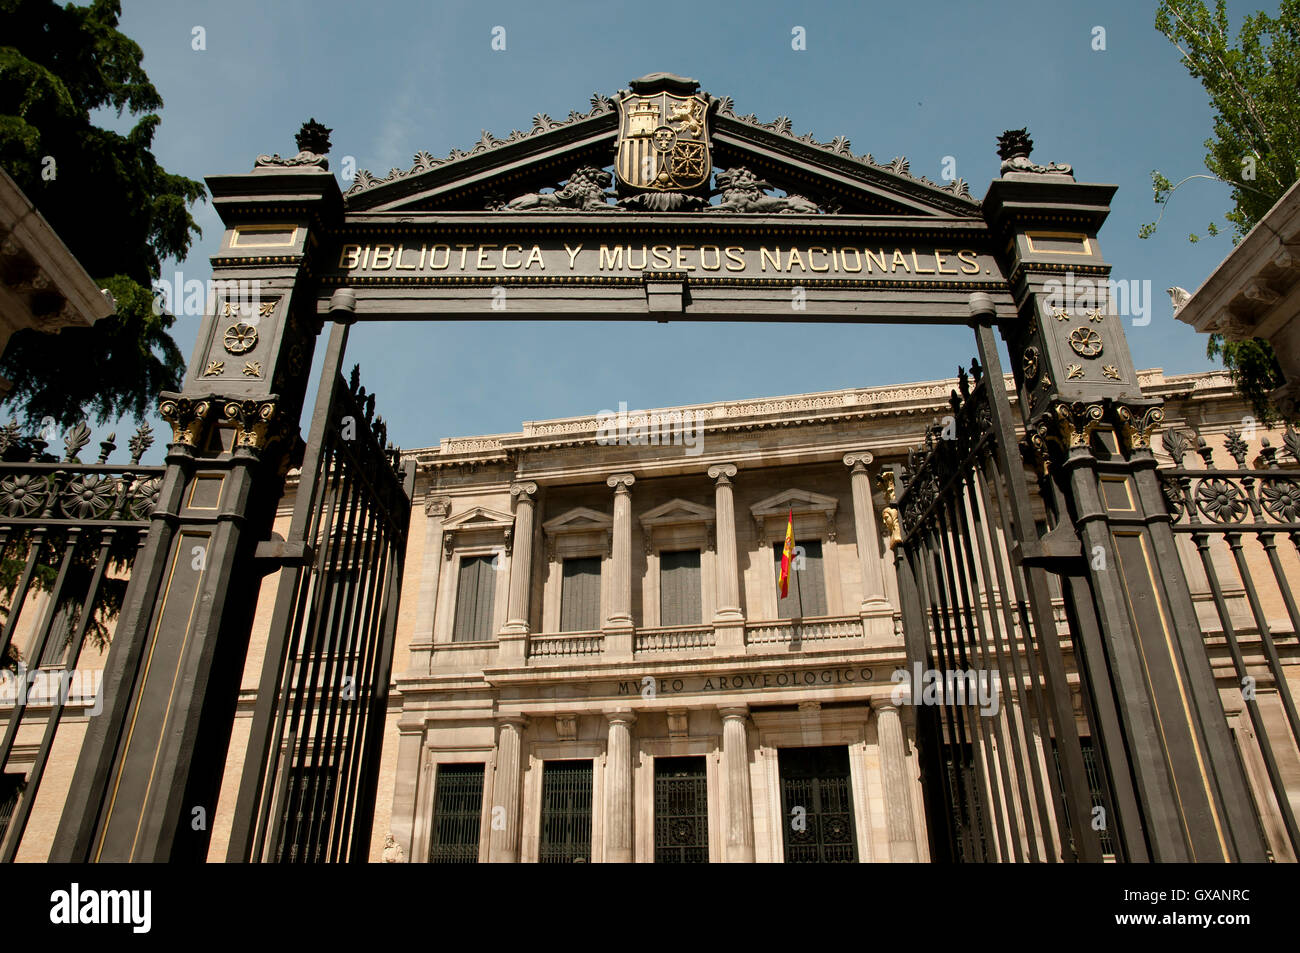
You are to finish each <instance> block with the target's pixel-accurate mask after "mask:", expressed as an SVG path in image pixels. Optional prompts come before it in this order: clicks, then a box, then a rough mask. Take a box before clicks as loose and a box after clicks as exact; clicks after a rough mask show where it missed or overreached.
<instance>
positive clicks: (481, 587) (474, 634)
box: [451, 553, 497, 642]
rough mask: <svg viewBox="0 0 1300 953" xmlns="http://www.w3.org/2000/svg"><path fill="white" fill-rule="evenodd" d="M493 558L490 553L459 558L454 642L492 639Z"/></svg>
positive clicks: (494, 562) (494, 590)
mask: <svg viewBox="0 0 1300 953" xmlns="http://www.w3.org/2000/svg"><path fill="white" fill-rule="evenodd" d="M496 559H497V557H496V555H495V554H492V553H489V554H487V555H484V556H463V557H461V560H460V579H459V580H458V582H457V585H456V621H455V624H454V626H453V627H452V635H451V638H452V641H453V642H486V641H487V640H489V639H491V638H493V637H494V635H495V633H493V631H492V603H493V597H494V596H495V595H496V576H497V574H496V570H495V569H494V566H495V564H496Z"/></svg>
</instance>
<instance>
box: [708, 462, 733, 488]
mask: <svg viewBox="0 0 1300 953" xmlns="http://www.w3.org/2000/svg"><path fill="white" fill-rule="evenodd" d="M735 475H736V465H735V464H734V463H715V464H714V465H713V466H711V467H709V479H710V480H712V481H714V482H715V483H716V484H717V485H718V486H726V485H727V484H729V483H731V478H732V477H734V476H735Z"/></svg>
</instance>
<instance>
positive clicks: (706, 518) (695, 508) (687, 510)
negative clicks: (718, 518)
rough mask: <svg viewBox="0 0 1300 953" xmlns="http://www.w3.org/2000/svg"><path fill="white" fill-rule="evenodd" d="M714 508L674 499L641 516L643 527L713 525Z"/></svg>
mask: <svg viewBox="0 0 1300 953" xmlns="http://www.w3.org/2000/svg"><path fill="white" fill-rule="evenodd" d="M713 519H714V512H713V508H712V507H709V506H701V505H700V504H699V503H692V502H691V501H690V500H683V499H672V500H669V501H668V502H667V503H661V504H660V505H659V506H656V507H655V508H654V509H652V510H648V511H647V512H645V513H642V514H641V525H642V526H643V527H645V528H646V529H652V528H654V527H656V526H675V525H681V524H686V523H712V522H713Z"/></svg>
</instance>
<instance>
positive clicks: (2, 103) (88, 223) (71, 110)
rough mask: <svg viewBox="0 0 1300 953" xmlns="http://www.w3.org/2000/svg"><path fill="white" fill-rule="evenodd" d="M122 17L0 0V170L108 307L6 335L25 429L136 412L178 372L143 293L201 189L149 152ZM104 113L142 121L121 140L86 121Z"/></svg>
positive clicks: (182, 244)
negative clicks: (85, 319) (72, 323)
mask: <svg viewBox="0 0 1300 953" xmlns="http://www.w3.org/2000/svg"><path fill="white" fill-rule="evenodd" d="M120 15H121V4H120V3H119V2H118V0H95V2H93V3H91V4H90V5H88V6H74V5H72V4H68V5H66V6H59V5H58V4H57V3H54V2H52V0H0V165H3V166H4V168H5V169H6V171H8V173H9V174H10V175H11V176H12V177H13V179H14V180H15V181H16V182H17V183H18V187H19V188H21V189H22V190H23V191H24V192H25V193H26V194H27V196H28V198H29V199H30V200H31V201H32V204H33V205H35V206H36V208H37V209H38V210H39V211H40V212H41V214H42V215H43V216H44V217H45V218H46V220H47V221H49V223H50V225H51V226H52V227H53V228H54V230H55V231H56V232H57V233H58V234H59V237H60V238H62V239H63V241H64V243H65V244H66V245H67V246H68V248H69V250H70V251H71V252H72V253H73V254H74V255H75V256H76V257H77V258H78V259H79V260H80V261H81V263H82V265H83V266H84V267H85V268H86V271H87V272H89V273H90V275H91V276H92V277H93V278H95V280H96V281H98V282H99V283H100V286H101V287H107V288H108V289H109V290H110V291H111V292H112V293H113V295H114V296H115V298H116V299H117V303H118V307H117V313H116V314H115V315H112V316H110V317H107V318H104V319H102V320H100V321H98V322H97V323H96V324H95V326H94V327H93V328H67V329H64V330H63V331H62V332H60V333H59V334H57V335H48V334H42V333H40V332H37V331H32V330H27V331H21V332H19V333H18V334H15V335H14V336H13V338H12V339H11V340H10V342H9V346H8V348H7V350H6V352H5V354H4V356H3V359H2V360H0V373H3V374H4V376H6V377H8V378H9V379H10V380H12V381H13V385H14V386H13V390H12V391H11V393H10V396H9V400H10V401H12V402H14V403H16V404H17V405H19V406H20V407H21V408H22V412H23V413H24V415H25V418H26V422H27V424H28V425H29V426H35V425H36V424H37V423H38V422H39V421H40V420H41V419H42V418H43V417H45V416H50V417H53V418H54V419H55V420H56V421H58V422H59V423H60V424H63V425H70V424H73V423H75V422H76V421H78V420H80V419H82V417H83V416H84V415H85V413H87V412H89V413H91V414H93V415H94V416H95V417H96V418H97V419H98V420H99V421H100V422H101V423H102V422H104V421H106V420H110V419H115V418H117V417H121V416H126V415H130V416H133V417H134V418H135V419H137V420H142V419H143V418H144V416H145V414H146V413H147V412H148V411H149V409H150V408H151V407H152V404H153V401H154V400H155V398H156V397H157V394H158V392H159V391H160V390H166V389H173V388H176V387H178V386H179V384H180V380H181V376H182V374H183V372H184V369H185V361H184V356H183V355H182V354H181V353H180V351H179V349H178V348H177V347H176V345H175V343H174V342H173V341H172V338H171V335H170V334H169V333H168V332H169V329H170V328H171V326H172V324H173V323H174V321H175V318H174V317H173V316H172V315H169V314H163V315H157V314H155V313H154V308H153V302H154V297H153V294H152V293H151V290H150V287H151V279H153V278H156V277H159V275H160V273H161V267H162V262H163V260H165V259H167V258H177V259H181V258H184V256H185V254H186V252H187V251H188V250H189V247H190V243H191V242H192V241H193V239H194V238H195V237H196V236H198V235H199V234H200V232H199V227H198V225H197V224H196V223H195V221H194V219H193V217H192V216H191V214H190V211H189V208H190V206H191V205H192V204H193V203H194V202H195V201H198V200H201V199H203V198H204V197H205V192H204V189H203V185H202V184H201V183H199V182H196V181H194V180H193V179H188V178H185V177H184V176H179V175H173V174H171V173H169V172H167V170H166V169H164V168H163V167H162V166H161V165H159V163H158V161H157V159H156V158H155V157H154V155H153V152H152V144H153V137H154V134H155V132H156V131H157V129H158V124H159V122H160V119H159V117H158V115H157V110H159V109H161V108H162V97H161V96H159V94H158V91H157V90H156V89H155V88H154V86H153V84H152V83H150V81H149V77H148V76H147V75H146V74H145V71H144V68H143V67H142V65H141V62H142V60H143V53H142V52H141V50H140V47H139V46H138V45H137V44H136V43H135V42H134V41H132V40H131V39H130V38H128V37H127V36H125V35H123V34H122V33H121V32H120V31H119V30H118V29H117V24H118V18H119V16H120ZM101 108H109V109H114V110H116V111H117V114H118V115H119V116H121V115H122V114H123V113H126V114H129V115H130V116H132V117H138V118H137V120H136V122H135V124H134V126H133V127H132V128H131V129H130V131H129V132H127V133H126V134H125V135H123V134H120V133H117V132H113V131H111V130H108V129H102V128H100V127H98V126H96V125H95V124H94V123H93V122H92V117H91V114H92V112H93V111H95V110H97V109H101Z"/></svg>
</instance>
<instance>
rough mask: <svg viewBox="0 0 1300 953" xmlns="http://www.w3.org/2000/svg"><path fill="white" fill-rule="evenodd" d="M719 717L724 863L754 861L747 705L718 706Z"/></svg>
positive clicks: (752, 801)
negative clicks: (723, 780) (724, 798)
mask: <svg viewBox="0 0 1300 953" xmlns="http://www.w3.org/2000/svg"><path fill="white" fill-rule="evenodd" d="M718 714H720V715H721V716H722V770H723V773H724V774H725V775H726V778H727V787H726V791H727V801H726V804H725V805H724V807H723V818H724V821H723V823H724V824H725V825H726V837H727V839H726V845H725V851H726V853H725V857H724V859H725V860H726V862H727V863H734V864H752V863H753V862H754V799H753V797H752V796H751V795H750V790H749V729H748V727H747V725H746V719H748V718H749V709H748V708H719V709H718Z"/></svg>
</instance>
